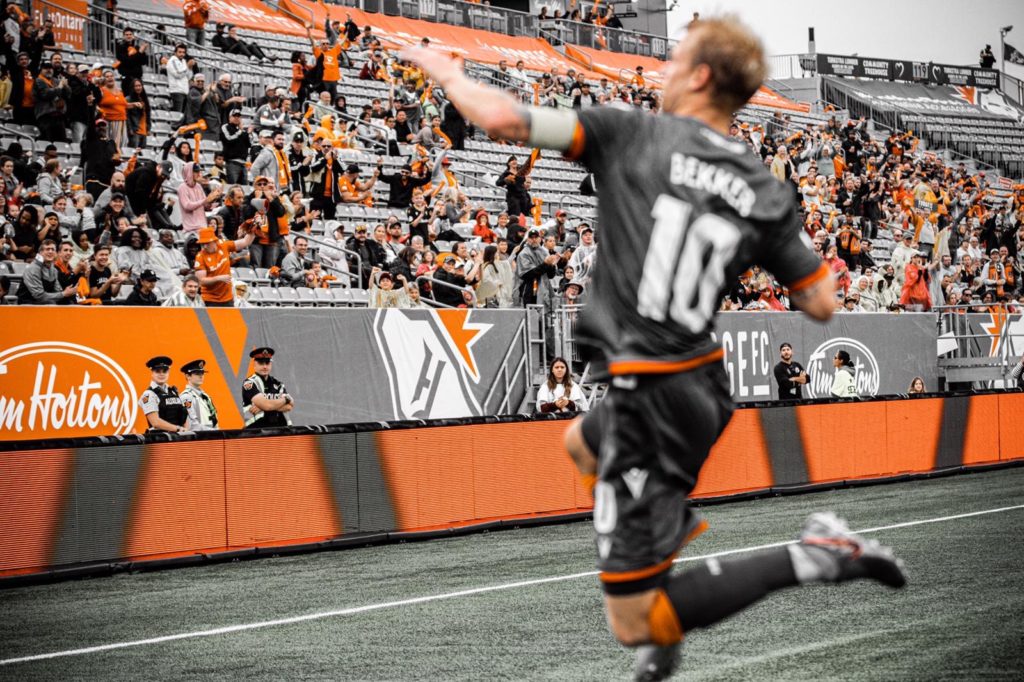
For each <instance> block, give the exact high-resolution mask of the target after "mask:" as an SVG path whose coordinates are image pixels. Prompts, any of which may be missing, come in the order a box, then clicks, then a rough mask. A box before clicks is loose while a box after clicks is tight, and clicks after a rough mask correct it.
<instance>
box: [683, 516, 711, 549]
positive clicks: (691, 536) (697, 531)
mask: <svg viewBox="0 0 1024 682" xmlns="http://www.w3.org/2000/svg"><path fill="white" fill-rule="evenodd" d="M708 528H710V526H709V525H708V522H707V521H706V520H705V519H701V520H700V523H698V524H697V525H696V526H695V527H694V529H693V530H691V531H690V532H689V533H688V534H687V535H686V537H685V538H683V547H685V546H686V545H688V544H690V543H691V542H693V541H694V540H696V539H697V538H699V537H700V536H701V535H704V532H705V531H706V530H707V529H708Z"/></svg>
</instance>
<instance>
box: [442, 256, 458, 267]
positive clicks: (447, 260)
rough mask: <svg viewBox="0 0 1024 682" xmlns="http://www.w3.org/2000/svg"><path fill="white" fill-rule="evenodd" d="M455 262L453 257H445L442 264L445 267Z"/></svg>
mask: <svg viewBox="0 0 1024 682" xmlns="http://www.w3.org/2000/svg"><path fill="white" fill-rule="evenodd" d="M455 260H456V259H455V256H445V259H444V263H445V265H447V264H448V263H454V262H455Z"/></svg>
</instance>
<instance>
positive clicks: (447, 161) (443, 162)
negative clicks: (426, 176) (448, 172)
mask: <svg viewBox="0 0 1024 682" xmlns="http://www.w3.org/2000/svg"><path fill="white" fill-rule="evenodd" d="M441 165H442V166H450V165H452V160H451V159H449V158H448V157H447V156H446V157H444V158H443V159H441Z"/></svg>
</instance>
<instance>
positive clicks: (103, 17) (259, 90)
mask: <svg viewBox="0 0 1024 682" xmlns="http://www.w3.org/2000/svg"><path fill="white" fill-rule="evenodd" d="M36 3H37V4H39V5H41V6H42V7H43V8H45V11H44V14H46V15H48V14H49V12H50V11H51V10H52V11H54V12H58V13H61V14H65V15H69V16H72V17H75V18H78V19H81V20H82V36H83V42H84V45H85V47H86V50H87V51H91V52H95V53H98V54H100V55H103V56H105V57H114V56H115V55H116V48H117V42H118V41H119V40H120V39H121V31H123V29H124V28H125V27H130V28H132V29H133V30H134V32H135V35H136V40H137V41H139V42H145V43H148V44H149V45H150V48H151V49H150V51H149V67H150V68H152V69H156V68H157V66H158V64H159V59H160V56H161V55H160V52H161V51H163V52H166V53H170V52H172V51H173V49H174V48H173V46H174V44H176V43H181V44H183V45H185V47H186V49H187V52H188V54H189V56H190V57H192V58H197V57H199V56H200V55H203V56H204V57H205V58H206V61H204V60H203V59H196V62H197V64H198V66H199V70H200V71H201V72H202V73H203V75H204V76H206V78H207V83H208V84H212V83H214V82H216V78H217V76H219V75H220V73H222V72H223V71H224V66H223V64H224V63H225V62H226V63H228V64H232V65H234V66H236V67H238V68H237V69H236V70H235V72H236V74H237V75H235V78H236V80H237V83H236V84H237V85H238V86H239V88H240V89H241V88H243V87H244V88H245V90H246V92H240V93H239V94H243V95H244V96H245V97H246V99H248V100H250V101H255V100H256V98H257V97H259V96H260V95H262V94H263V92H264V91H265V90H266V87H267V85H269V84H270V83H271V82H276V81H279V80H280V79H279V78H278V77H277V76H275V75H274V74H273V73H271V72H270V71H268V70H266V69H262V68H260V67H259V66H258V65H256V64H254V63H252V62H250V61H248V60H245V59H242V58H240V57H237V56H235V55H232V54H227V53H224V52H221V51H220V50H218V49H217V48H214V47H207V46H204V45H197V44H196V43H193V42H191V41H189V40H187V39H186V38H185V37H184V36H170V35H167V34H159V35H158V29H157V26H158V22H155V21H152V20H149V19H143V18H141V17H138V16H136V15H135V14H133V15H132V18H131V20H130V21H129V20H127V19H126V18H125V17H123V16H118V15H117V14H115V13H113V12H111V11H110V10H108V9H106V8H105V7H100V6H97V5H96V4H92V5H90V6H89V16H86V15H84V14H79V13H77V12H74V11H72V10H69V9H67V8H66V7H63V6H61V5H57V4H55V3H53V2H51V1H50V0H36ZM164 37H166V38H167V39H169V40H170V41H171V44H170V45H166V44H165V43H164V40H163V38H164ZM254 75H255V76H259V78H252V76H254Z"/></svg>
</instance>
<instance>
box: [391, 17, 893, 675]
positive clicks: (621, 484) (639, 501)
mask: <svg viewBox="0 0 1024 682" xmlns="http://www.w3.org/2000/svg"><path fill="white" fill-rule="evenodd" d="M404 56H405V57H406V58H409V59H411V60H412V61H414V62H416V63H418V64H419V65H420V66H422V67H423V68H424V70H425V71H426V72H427V73H428V74H429V75H430V76H431V77H432V78H433V79H434V81H435V82H436V83H438V84H439V85H440V86H441V87H442V88H443V89H444V92H445V94H446V95H447V96H448V97H449V98H450V99H451V101H452V102H453V103H454V104H455V106H456V107H457V108H458V110H459V111H460V112H461V113H462V114H463V116H465V117H466V119H468V120H469V121H471V122H473V123H474V124H476V125H478V126H480V127H482V128H483V129H484V130H486V131H487V133H488V134H489V135H492V136H494V137H497V138H505V139H511V140H519V141H523V142H527V143H528V144H530V145H531V146H534V147H544V148H548V149H555V150H559V151H562V152H564V153H565V155H566V157H568V158H570V159H574V160H578V161H580V162H581V163H583V165H584V166H586V167H587V170H589V171H590V172H592V173H593V174H594V178H595V183H596V185H597V189H598V196H599V201H598V211H599V215H600V222H601V225H602V226H604V227H603V229H602V242H603V243H602V247H601V248H602V249H604V250H605V252H606V253H611V254H613V255H614V258H611V259H608V261H607V262H604V263H602V264H600V265H598V266H597V267H596V268H595V271H594V275H593V287H592V298H591V303H590V304H589V305H588V306H587V310H586V313H585V315H584V317H583V319H581V321H580V326H579V329H578V335H579V336H578V338H579V339H580V340H581V341H582V342H583V343H585V344H586V346H587V347H588V348H589V349H590V352H591V361H592V362H594V363H597V364H598V365H599V366H601V367H603V368H604V369H605V370H606V373H607V375H609V376H610V381H611V387H610V389H609V391H608V395H607V397H606V398H605V400H604V401H602V402H601V404H600V405H598V406H597V407H596V409H594V410H593V411H592V412H591V413H590V414H589V415H587V416H585V417H583V418H582V419H578V420H576V421H575V422H573V424H572V425H571V426H570V428H569V429H568V432H567V434H566V446H567V448H568V450H569V453H570V454H571V456H572V457H573V459H574V460H575V462H576V465H577V466H578V468H579V470H580V472H581V474H582V476H583V478H584V481H585V482H587V484H588V485H590V486H594V487H593V491H594V501H595V505H594V529H595V531H596V533H597V543H596V544H597V553H598V567H599V569H600V579H601V582H602V585H603V587H604V592H605V607H606V610H607V615H608V623H609V626H610V628H611V630H612V633H613V634H614V635H615V637H616V638H617V639H618V640H619V641H620V642H622V643H623V644H625V645H627V646H633V647H637V654H636V658H637V665H636V669H635V676H636V679H638V680H660V679H665V678H667V677H668V676H670V675H671V674H672V671H673V670H674V668H675V666H676V663H677V660H678V650H679V644H680V642H681V641H682V638H683V635H684V633H686V632H688V631H690V630H693V629H696V628H702V627H707V626H710V625H712V624H713V623H716V622H718V621H721V620H722V619H724V618H727V617H728V616H730V615H732V614H734V613H736V612H738V611H740V610H742V609H744V608H746V607H747V606H749V605H751V604H752V603H754V602H756V601H757V600H759V599H761V598H762V597H764V596H765V595H767V594H768V593H770V592H773V591H775V590H779V589H783V588H786V587H790V586H795V585H799V584H805V583H813V582H842V581H846V580H852V579H856V578H871V579H874V580H877V581H879V582H882V583H884V584H887V585H889V586H892V587H901V586H902V585H903V584H904V583H905V576H904V574H903V570H902V564H901V563H900V562H899V561H898V560H897V559H896V558H895V557H894V556H893V555H892V552H891V551H890V550H889V549H888V548H885V547H882V546H880V545H879V544H878V543H877V541H869V540H865V539H863V538H860V537H858V536H856V535H854V534H852V533H851V532H850V531H849V529H848V528H847V527H846V524H845V523H844V522H843V521H842V520H841V519H838V518H837V517H836V516H835V515H833V514H830V513H820V514H813V515H811V516H810V517H809V518H808V519H807V521H806V522H805V525H804V528H803V530H802V532H801V535H800V539H799V541H798V542H796V543H793V544H790V545H787V546H783V547H778V548H773V549H769V550H766V551H763V552H760V553H757V554H749V555H745V556H740V557H731V558H728V559H708V560H707V561H706V562H704V563H703V564H701V565H700V566H698V567H696V568H694V569H692V570H688V571H685V572H681V573H676V574H673V573H672V564H673V559H674V558H675V556H676V553H677V552H678V551H679V550H680V549H682V547H683V546H685V545H686V543H687V542H689V541H690V540H692V539H693V538H694V537H696V535H698V534H699V533H700V532H702V531H703V530H704V528H706V523H704V522H703V521H702V520H700V519H699V517H698V516H697V514H696V512H695V511H694V510H693V509H691V508H690V506H689V505H688V503H687V495H688V494H689V492H690V491H691V490H692V489H693V487H694V486H695V485H696V483H697V477H698V475H699V473H700V468H701V465H702V464H703V463H704V460H705V459H706V458H707V456H708V453H709V451H710V449H711V446H712V445H713V444H714V442H715V441H716V440H717V439H718V436H719V435H720V434H721V432H722V430H723V429H724V428H725V425H726V424H727V423H728V422H729V418H730V417H731V415H732V410H733V405H732V400H731V398H730V395H729V388H728V380H727V378H726V374H725V370H724V368H723V366H722V362H721V359H722V354H723V352H722V349H721V347H720V346H719V345H718V344H717V343H715V342H714V341H713V340H712V338H711V329H712V319H713V316H714V312H715V309H716V308H717V303H718V301H719V300H720V298H721V296H722V295H723V293H724V290H725V287H726V284H727V283H728V282H731V281H733V280H735V278H736V277H737V276H738V275H739V274H740V273H742V272H743V271H745V270H746V269H747V268H749V267H750V266H751V265H752V264H754V263H760V264H761V265H763V266H765V267H766V268H767V269H768V270H770V271H771V272H772V273H774V274H775V276H776V278H777V279H778V280H779V281H781V282H783V283H784V284H786V285H787V286H788V287H789V290H790V296H791V300H792V301H793V304H794V305H796V306H797V307H798V308H800V309H801V310H803V311H804V312H805V313H807V314H808V315H810V316H811V317H813V318H815V319H817V320H822V321H824V320H827V319H828V318H829V317H830V316H831V314H832V309H833V295H834V290H835V284H834V281H833V279H832V277H831V274H830V271H829V269H828V268H827V267H826V266H825V265H824V264H823V263H822V262H821V261H820V260H819V259H818V257H817V256H815V255H814V253H813V252H812V251H811V249H810V245H809V244H808V243H805V242H804V241H803V240H802V239H801V234H802V231H801V229H800V224H799V221H798V218H797V212H796V207H795V206H794V196H793V193H792V192H791V191H789V188H787V187H785V186H784V185H783V184H782V183H780V182H778V181H776V180H775V179H773V178H772V177H771V175H770V174H769V173H768V171H767V170H766V169H765V168H764V166H763V165H762V164H761V163H760V162H759V160H758V159H756V158H755V157H754V156H753V155H752V154H750V152H749V151H748V150H747V148H746V146H745V145H743V144H742V143H738V142H735V141H733V140H730V139H729V138H728V137H727V133H728V130H729V125H730V123H731V121H732V114H733V112H734V111H736V110H737V109H739V108H740V107H742V106H743V104H744V103H745V102H746V101H747V100H748V99H749V98H750V96H751V95H753V94H754V92H756V91H757V89H758V87H760V85H761V82H762V81H763V80H764V77H765V75H766V66H765V61H764V53H763V50H762V47H761V44H760V41H759V40H758V39H757V37H756V36H754V35H753V34H752V33H751V32H750V31H749V30H748V29H747V28H746V27H744V26H743V25H742V24H740V23H739V22H738V21H736V20H735V19H732V18H723V19H707V20H704V19H702V20H701V22H700V23H699V24H697V25H696V26H695V27H694V28H692V29H691V30H690V31H689V32H688V33H687V35H686V37H685V39H684V40H683V41H681V42H680V43H679V44H678V45H677V46H676V48H675V49H674V51H673V56H672V62H671V63H670V64H669V66H668V69H667V74H666V78H665V86H664V99H663V111H664V113H663V114H661V115H657V116H652V115H650V114H647V113H644V112H642V111H639V110H637V109H633V108H628V109H624V108H619V107H616V106H605V107H594V108H590V109H584V110H582V111H564V110H556V109H550V108H534V107H523V106H520V105H519V104H517V103H516V102H515V101H514V100H513V99H512V98H511V97H510V96H509V95H506V94H504V93H502V92H500V91H498V90H496V89H494V88H490V87H487V86H484V85H481V84H479V83H475V82H473V81H471V80H470V79H468V78H467V77H466V76H465V75H464V74H463V72H462V70H461V68H460V66H459V65H458V64H457V63H456V62H455V61H452V60H451V59H449V58H448V57H447V56H445V55H442V54H441V53H438V52H433V51H430V50H423V49H419V48H415V49H410V50H407V51H405V52H404Z"/></svg>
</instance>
